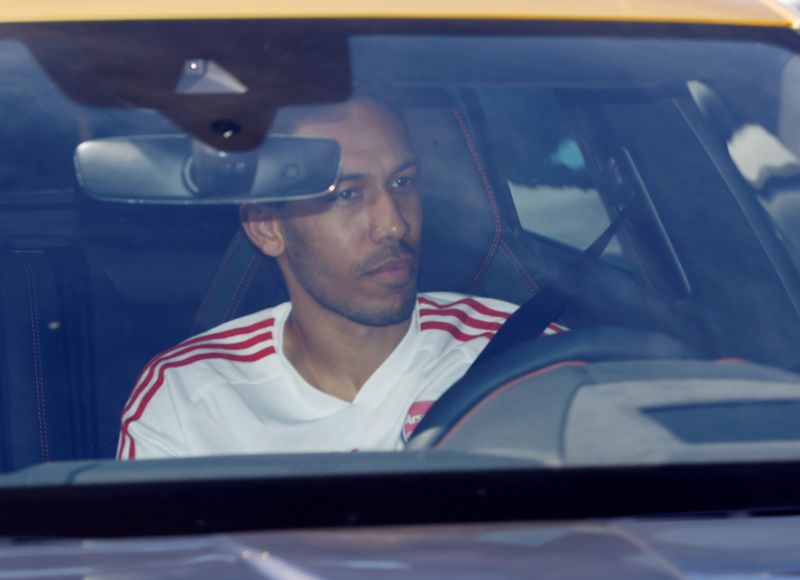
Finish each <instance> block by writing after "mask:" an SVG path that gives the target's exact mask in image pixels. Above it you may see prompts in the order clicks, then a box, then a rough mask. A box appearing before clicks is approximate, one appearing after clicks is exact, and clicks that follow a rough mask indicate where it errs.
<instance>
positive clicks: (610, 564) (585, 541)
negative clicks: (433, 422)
mask: <svg viewBox="0 0 800 580" xmlns="http://www.w3.org/2000/svg"><path fill="white" fill-rule="evenodd" d="M799 570H800V518H798V517H761V518H745V517H742V518H735V517H714V518H709V519H669V520H658V519H654V520H647V521H643V520H614V521H598V522H573V523H513V524H509V523H503V524H469V525H431V526H402V527H380V528H346V529H331V530H309V531H278V532H256V533H246V534H245V533H243V534H220V535H210V536H184V537H168V538H142V539H105V540H26V541H21V540H10V539H8V540H5V541H3V543H2V545H0V577H2V578H23V577H24V578H39V577H42V578H44V577H48V578H50V577H59V578H61V577H66V578H71V577H91V578H95V579H99V578H139V577H144V576H146V577H148V578H149V577H177V576H181V577H192V578H206V577H207V578H223V577H225V578H228V577H236V578H273V577H279V578H298V579H306V578H372V577H375V576H376V575H377V574H381V575H390V576H391V577H398V578H406V577H408V578H411V577H414V578H416V577H419V576H431V575H435V576H445V577H453V578H487V577H503V578H507V577H530V576H531V574H535V576H536V577H537V578H551V577H552V578H556V577H557V578H588V577H592V578H622V577H636V578H674V577H684V576H692V577H698V578H723V577H724V578H731V577H736V578H751V577H752V578H757V577H758V578H763V577H765V576H768V575H769V576H773V575H775V576H781V575H792V576H794V575H796V574H797V573H798V571H799Z"/></svg>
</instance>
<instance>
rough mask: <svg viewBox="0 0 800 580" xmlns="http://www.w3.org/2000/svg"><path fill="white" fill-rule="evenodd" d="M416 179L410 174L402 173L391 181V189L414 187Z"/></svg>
mask: <svg viewBox="0 0 800 580" xmlns="http://www.w3.org/2000/svg"><path fill="white" fill-rule="evenodd" d="M416 183H417V179H416V178H415V177H412V176H410V175H404V176H403V177H398V178H396V179H394V180H393V181H392V188H393V189H407V188H409V187H414V185H416Z"/></svg>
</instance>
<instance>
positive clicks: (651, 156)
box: [0, 39, 800, 471]
mask: <svg viewBox="0 0 800 580" xmlns="http://www.w3.org/2000/svg"><path fill="white" fill-rule="evenodd" d="M362 42H363V43H364V47H362V48H363V50H360V51H358V53H357V54H358V57H357V59H360V60H357V62H356V63H355V64H354V71H355V74H356V77H357V83H356V86H357V89H358V91H359V92H362V93H364V94H370V95H375V96H377V97H379V98H385V99H386V100H388V101H389V102H391V103H392V105H393V106H394V107H396V108H398V109H399V110H400V111H401V112H402V114H403V116H404V118H405V120H406V123H407V126H408V130H409V136H410V140H411V143H412V148H413V149H414V151H415V153H416V155H417V157H418V159H419V162H420V178H419V188H420V191H421V193H422V199H423V204H424V215H425V223H426V226H425V228H424V239H423V259H422V270H421V279H420V290H421V291H433V290H437V291H442V290H452V291H459V292H464V293H468V294H475V295H483V296H489V297H494V298H500V299H503V300H508V301H511V302H514V303H518V304H523V303H525V302H526V301H527V300H529V299H530V298H531V297H532V296H535V295H536V294H537V293H538V292H539V291H540V289H541V288H543V287H545V286H546V285H548V284H552V283H557V282H558V280H559V276H560V275H561V273H562V272H563V271H564V269H565V268H566V267H567V266H568V265H570V264H571V263H573V262H574V261H575V260H576V259H578V258H579V256H580V255H581V252H582V251H583V250H584V248H585V246H587V245H588V244H586V243H585V242H581V244H583V245H580V244H577V243H575V244H573V243H570V242H569V241H564V240H562V239H554V238H553V237H550V236H548V235H544V234H542V233H541V232H538V231H536V229H532V228H531V227H530V226H529V225H528V224H527V223H526V222H525V221H524V219H523V218H524V216H523V212H522V209H521V206H520V203H519V199H518V198H519V196H524V192H525V191H529V189H527V190H526V189H525V188H536V187H550V188H551V189H552V188H555V189H558V188H563V187H567V186H570V187H574V188H576V189H577V190H581V191H583V192H586V191H588V190H592V193H591V195H594V196H596V198H597V199H598V200H599V203H600V204H601V207H602V208H603V211H604V212H605V215H604V218H603V220H605V221H603V220H600V221H599V222H598V223H596V224H591V227H587V228H583V229H585V230H587V231H588V233H587V232H582V233H583V234H584V235H586V236H588V238H587V239H588V242H589V243H590V242H591V241H592V240H594V239H595V238H596V237H598V236H599V235H600V234H601V233H602V232H603V230H604V229H605V227H606V226H607V225H608V223H609V222H610V221H611V219H612V218H613V217H614V216H616V215H617V214H618V213H619V212H620V211H622V210H623V208H624V207H625V206H626V204H629V205H630V207H629V209H627V210H626V212H627V215H626V216H625V219H624V220H623V222H622V225H621V227H620V229H619V230H618V232H617V234H616V239H615V244H616V246H615V247H616V249H615V250H612V249H611V248H610V247H609V249H608V250H607V251H606V252H605V253H604V254H603V256H602V257H600V258H598V259H595V260H592V261H591V263H590V264H589V266H588V272H587V275H586V278H585V282H584V283H583V284H581V285H580V287H575V288H566V289H564V292H565V293H566V294H567V296H568V301H569V308H568V309H567V310H566V312H565V313H564V314H563V316H562V317H560V319H559V322H560V323H562V324H564V325H565V326H568V327H569V328H571V329H573V330H574V331H576V332H579V331H580V330H581V329H584V328H587V329H596V328H598V327H600V328H605V327H615V328H620V327H621V328H628V329H638V330H643V331H647V332H651V333H659V334H663V335H666V336H668V337H671V338H672V339H674V340H675V341H677V342H678V343H680V344H681V345H683V346H684V347H685V348H686V351H687V353H691V354H690V355H687V356H691V357H692V358H697V359H701V360H708V359H718V358H726V359H727V358H742V359H748V360H752V361H755V362H758V363H762V364H766V365H772V366H777V367H780V368H784V369H793V368H797V366H798V364H800V360H799V359H798V354H797V352H796V349H794V348H792V347H791V345H794V344H797V343H798V341H800V324H796V322H798V320H797V318H798V313H797V304H798V300H800V292H798V289H800V282H799V281H798V276H797V272H796V270H795V269H794V266H793V264H792V263H791V260H792V258H791V257H789V256H788V255H787V254H786V252H785V251H784V250H783V249H782V248H781V247H780V244H779V243H778V242H777V241H776V240H775V239H774V237H775V236H774V230H775V226H774V224H773V223H772V222H770V220H769V216H768V214H767V213H766V212H765V211H764V208H763V207H762V205H761V204H760V202H759V201H758V199H757V198H756V196H754V195H752V186H751V185H750V184H748V183H746V181H745V180H744V179H743V178H742V177H741V175H740V173H739V172H738V171H737V169H736V167H735V166H734V162H733V161H732V160H731V159H730V156H728V155H727V154H723V153H724V150H725V147H726V143H725V139H724V138H721V137H720V135H725V134H726V131H727V132H728V133H730V131H731V130H732V129H722V128H719V127H716V126H715V125H720V124H721V125H723V126H724V124H725V123H726V122H730V121H729V119H730V118H731V113H730V111H729V110H728V109H729V108H731V107H734V108H736V107H739V108H740V109H741V108H742V107H741V103H732V104H731V103H730V102H725V101H724V100H723V99H721V98H720V97H719V95H718V93H717V91H718V90H722V89H724V84H723V83H720V84H719V85H718V86H714V83H713V82H712V81H713V78H712V80H710V81H708V82H706V84H704V85H702V86H700V85H697V84H694V85H693V84H690V83H689V82H687V81H686V80H685V79H684V80H683V81H682V82H675V80H674V79H668V80H667V81H665V82H663V83H655V84H654V83H651V82H649V79H648V82H641V83H622V82H615V83H608V82H603V83H600V82H598V83H594V84H592V83H588V84H587V86H577V87H576V86H575V85H574V83H570V82H567V81H568V80H569V79H556V80H554V81H553V82H552V83H550V84H548V83H545V85H546V86H544V87H542V86H540V85H536V84H535V83H533V84H531V86H524V85H523V86H516V87H514V88H513V90H512V89H507V90H495V89H491V88H486V87H485V86H483V84H485V83H481V82H478V81H479V79H478V80H476V79H474V78H473V76H474V73H467V72H463V71H462V73H461V74H463V75H464V78H463V79H461V80H460V79H459V78H458V76H457V75H458V74H459V73H458V71H455V72H453V73H452V74H453V79H450V80H448V82H447V83H444V82H442V81H441V79H440V78H438V77H436V73H437V71H438V72H441V69H437V68H436V65H435V63H434V64H432V65H431V69H430V70H428V71H427V72H426V71H423V72H418V71H416V70H410V69H405V68H403V67H402V66H400V64H398V65H397V67H396V68H395V69H394V70H390V71H389V73H387V72H386V70H385V69H381V68H380V67H378V66H377V65H376V64H375V63H378V62H382V61H381V60H380V59H381V58H382V55H381V51H380V50H374V51H373V50H370V46H371V45H370V41H369V40H368V39H367V40H362ZM385 44H386V46H385V47H384V50H390V48H391V43H390V42H389V43H385ZM376 46H378V47H379V48H380V47H381V46H383V45H381V44H380V42H378V41H376ZM501 48H502V47H501ZM448 50H451V51H458V50H460V49H459V46H458V45H454V46H452V47H450V48H449V49H448ZM508 50H510V48H509V49H508ZM0 51H6V53H7V54H9V55H12V56H13V57H14V58H13V59H9V61H10V62H12V63H13V64H12V65H8V66H11V67H12V68H13V67H18V68H20V69H22V68H25V70H26V71H34V72H33V73H30V72H26V73H25V74H26V75H27V78H28V82H27V84H26V85H25V89H24V90H25V91H28V93H29V94H19V91H20V90H22V89H20V88H19V87H18V86H16V85H13V86H12V85H11V84H9V85H7V86H6V87H4V88H0V102H6V103H8V104H9V107H8V108H7V110H9V111H19V110H20V108H21V103H24V107H26V108H27V109H26V110H24V111H19V115H18V118H19V119H20V123H19V124H15V123H5V124H3V125H2V128H0V131H3V132H4V134H3V135H2V137H3V140H4V142H5V143H14V142H20V143H22V145H21V148H16V147H10V148H9V151H8V152H7V153H6V154H4V155H6V160H5V161H3V162H0V165H1V167H0V189H2V190H3V192H4V193H3V194H2V195H0V236H1V237H0V240H1V241H2V248H1V249H0V272H2V275H1V276H0V279H1V280H2V284H0V322H2V324H1V325H0V327H2V333H0V349H2V352H4V353H5V364H4V365H3V367H2V369H0V417H2V421H0V469H1V470H3V471H14V470H17V469H20V468H23V467H26V466H30V465H35V464H38V463H46V462H52V461H60V460H74V459H90V458H112V457H114V454H115V450H116V444H117V434H118V429H119V416H120V412H121V409H122V407H123V406H124V404H125V401H126V399H127V397H128V395H129V394H130V389H131V388H132V386H133V384H134V382H135V380H136V377H137V374H138V373H139V371H140V370H141V369H142V368H143V367H144V365H145V364H146V363H147V361H148V360H149V359H150V358H151V357H153V356H155V355H156V354H157V353H158V352H160V351H161V350H164V349H166V348H168V347H170V346H173V345H174V344H176V343H178V342H180V341H182V340H184V339H186V338H188V337H190V336H192V335H194V334H197V333H199V332H204V331H206V330H209V329H211V328H213V327H214V326H216V325H218V324H220V323H222V322H224V321H227V320H230V319H233V318H236V317H238V316H241V315H243V314H246V313H249V312H253V311H256V310H258V309H261V308H266V307H269V306H273V305H275V304H278V303H280V302H283V301H285V300H286V299H287V296H286V291H285V288H284V287H283V283H282V280H281V277H280V274H279V272H278V270H277V267H276V265H275V263H274V262H273V261H271V260H270V259H267V258H266V257H264V256H263V255H261V254H260V252H259V251H258V250H256V249H255V248H254V246H253V245H252V244H251V243H250V242H249V241H248V240H247V238H246V237H245V236H244V235H243V233H242V231H241V229H240V228H239V223H238V207H237V206H236V205H228V206H190V205H184V206H157V205H146V204H136V203H129V204H125V203H110V202H103V201H98V200H96V199H92V198H90V197H89V196H87V195H86V194H85V192H82V191H81V189H80V184H79V182H78V180H77V177H76V175H75V172H74V168H73V164H72V154H73V152H74V148H75V147H76V146H77V144H79V143H80V142H81V141H82V140H84V139H85V138H86V136H87V135H92V136H104V135H108V134H114V133H124V132H125V130H126V128H127V129H129V130H131V131H134V132H137V133H144V134H147V133H149V132H152V133H158V132H160V131H165V130H168V128H169V124H168V123H166V122H165V121H164V119H163V118H161V117H160V116H159V115H157V114H154V113H153V112H151V111H133V112H126V111H121V110H94V111H91V114H89V113H88V112H87V110H86V109H84V108H82V107H81V106H79V105H77V104H75V103H72V102H70V100H69V99H68V98H67V97H66V96H65V94H64V93H63V91H62V90H61V89H60V88H59V87H58V85H56V84H54V83H53V81H52V80H51V79H50V78H49V77H48V75H47V74H45V72H44V71H43V70H42V69H41V67H40V66H39V65H38V64H37V63H36V62H35V60H34V59H33V57H31V55H30V54H28V53H26V51H25V49H24V47H21V46H20V45H19V44H18V43H15V42H13V41H5V42H0ZM472 52H473V53H474V52H475V49H474V48H473V49H472ZM470 54H471V53H470ZM412 56H413V55H412ZM451 56H452V55H451ZM472 56H473V57H475V55H474V54H473V55H472ZM439 58H440V59H441V60H442V61H443V62H450V61H447V59H446V58H445V57H444V56H442V55H441V54H440V55H439ZM388 60H389V61H390V60H391V59H388ZM483 66H486V65H483ZM526 66H527V65H526ZM517 67H518V68H521V69H522V71H520V70H515V69H513V67H510V70H509V71H505V74H508V75H518V74H521V72H525V70H524V69H525V67H523V66H522V65H517ZM11 72H13V70H12V71H11ZM709 76H711V77H713V75H709ZM387 78H388V79H389V80H387ZM501 80H502V79H501ZM498 86H501V85H498ZM776 90H780V89H776ZM553 103H556V105H557V107H558V111H557V114H552V111H553V107H555V106H556V105H554V104H553ZM745 109H746V110H745V111H744V113H742V111H741V110H737V111H736V113H737V117H736V118H737V119H741V118H742V117H743V116H744V117H745V118H748V120H749V121H750V122H751V123H757V124H759V125H762V126H764V127H767V128H770V129H772V130H773V132H775V133H779V130H778V119H777V118H776V117H774V114H773V112H768V113H765V112H763V110H762V109H758V108H756V107H753V106H751V105H750V104H747V106H746V107H745ZM504 111H506V112H505V113H504ZM508 111H511V112H512V113H513V114H510V113H508ZM504 115H505V116H504ZM748 115H749V117H748ZM767 117H769V118H767ZM739 125H741V121H737V126H739ZM54 135H57V138H54ZM520 144H522V146H524V150H525V151H528V152H531V151H532V152H534V155H533V157H534V158H533V159H525V158H522V157H521V156H520V153H519V147H520V146H521V145H520ZM559 147H562V149H559ZM570 147H572V148H573V149H570ZM574 148H577V150H578V151H579V157H580V158H581V163H580V164H579V166H578V167H577V169H575V168H573V167H571V166H570V165H569V163H567V162H566V161H564V159H567V158H568V157H569V155H568V152H569V151H572V150H574ZM559 150H562V155H561V157H557V156H556V157H554V155H555V151H559ZM564 151H566V152H567V153H564ZM554 159H555V161H554ZM559 159H561V161H559ZM665 159H669V162H668V163H666V162H664V160H665ZM676 168H681V169H680V171H678V170H676ZM12 170H13V171H12ZM543 176H544V177H543ZM587 184H591V185H590V186H589V185H587ZM515 191H516V192H517V194H516V197H515ZM5 192H9V193H5ZM581 195H584V194H581ZM586 195H589V194H586ZM584 197H585V196H584ZM581 199H583V197H581ZM631 200H633V201H631ZM534 213H535V212H534ZM732 239H735V243H731V240H732ZM711 263H713V264H714V267H713V268H710V267H709V266H708V264H711ZM732 286H735V288H736V290H737V292H730V291H729V289H730V288H731V287H732ZM787 320H791V321H793V322H794V323H787ZM609 337H610V338H613V337H614V335H613V334H608V333H605V334H604V333H602V332H601V333H600V334H595V335H592V340H595V341H600V342H603V341H606V340H609ZM764 345H770V347H769V348H766V347H765V346H764ZM665 372H666V371H665ZM505 412H507V408H506V411H505ZM464 441H469V438H468V437H467V438H466V439H464ZM462 446H464V448H469V445H468V444H467V443H464V444H463V445H462Z"/></svg>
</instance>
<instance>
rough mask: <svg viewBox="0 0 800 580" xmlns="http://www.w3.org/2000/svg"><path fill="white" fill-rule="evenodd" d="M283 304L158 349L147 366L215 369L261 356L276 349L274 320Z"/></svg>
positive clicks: (267, 354) (197, 369)
mask: <svg viewBox="0 0 800 580" xmlns="http://www.w3.org/2000/svg"><path fill="white" fill-rule="evenodd" d="M284 307H285V305H279V306H276V307H274V308H267V309H264V310H259V311H258V312H254V313H252V314H248V315H246V316H242V317H240V318H236V319H234V320H229V321H227V322H224V323H222V324H220V325H218V326H216V327H214V328H212V329H210V330H207V331H205V332H202V333H200V334H197V335H195V336H192V337H191V338H188V339H186V340H184V341H183V342H180V343H178V344H176V345H175V346H173V347H171V348H169V349H167V350H165V351H163V352H161V353H159V354H158V355H156V356H155V357H153V359H151V360H150V362H149V363H148V365H147V367H146V368H145V372H146V371H147V369H148V368H151V369H161V372H162V373H163V372H164V371H166V370H171V371H173V372H171V373H170V374H171V375H174V374H176V373H175V371H183V372H192V373H193V372H214V373H216V372H218V371H219V370H220V369H222V368H225V367H228V366H230V364H231V363H233V364H235V363H248V362H255V361H258V360H262V359H264V358H266V357H268V356H269V355H271V354H274V353H275V341H274V334H275V324H276V317H277V316H278V314H279V312H280V309H281V308H284Z"/></svg>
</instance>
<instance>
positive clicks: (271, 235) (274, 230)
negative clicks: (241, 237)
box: [239, 204, 286, 258]
mask: <svg viewBox="0 0 800 580" xmlns="http://www.w3.org/2000/svg"><path fill="white" fill-rule="evenodd" d="M239 219H240V220H241V222H242V229H244V233H245V234H247V237H248V238H250V241H251V242H253V243H254V244H255V245H256V246H257V247H258V248H259V249H260V250H261V251H262V252H264V253H265V254H266V255H268V256H271V257H273V258H277V257H278V256H280V255H281V254H283V251H284V249H285V247H286V245H285V240H284V236H283V227H282V226H283V224H282V223H281V219H280V217H279V216H278V212H277V211H276V210H275V209H273V208H269V207H265V206H263V205H246V204H245V205H242V206H241V207H240V208H239Z"/></svg>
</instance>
